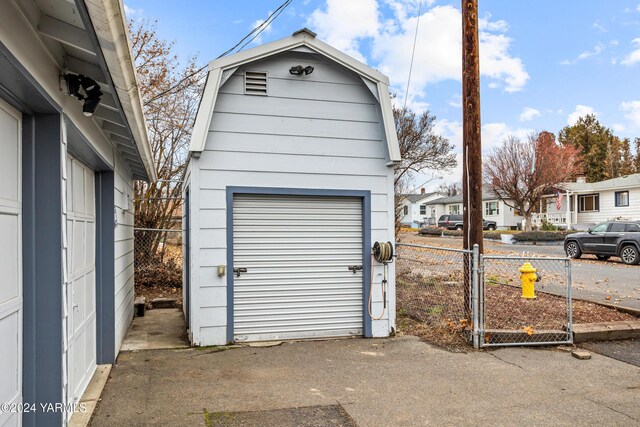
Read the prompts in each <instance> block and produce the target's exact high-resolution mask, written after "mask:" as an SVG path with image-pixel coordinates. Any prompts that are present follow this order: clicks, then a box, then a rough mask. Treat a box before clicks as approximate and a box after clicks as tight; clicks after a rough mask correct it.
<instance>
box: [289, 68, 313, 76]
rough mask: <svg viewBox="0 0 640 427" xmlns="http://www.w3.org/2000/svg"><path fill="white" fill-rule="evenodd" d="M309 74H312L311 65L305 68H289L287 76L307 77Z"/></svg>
mask: <svg viewBox="0 0 640 427" xmlns="http://www.w3.org/2000/svg"><path fill="white" fill-rule="evenodd" d="M311 73H313V67H312V66H311V65H307V66H306V67H303V66H302V65H296V66H295V67H291V68H289V74H293V75H294V76H301V75H302V74H304V75H305V76H307V75H309V74H311Z"/></svg>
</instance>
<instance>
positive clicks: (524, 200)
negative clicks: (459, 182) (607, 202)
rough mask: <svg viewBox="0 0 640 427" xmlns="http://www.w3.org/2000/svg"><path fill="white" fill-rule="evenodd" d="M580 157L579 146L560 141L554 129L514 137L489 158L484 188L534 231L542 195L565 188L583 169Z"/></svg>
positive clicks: (485, 161)
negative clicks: (562, 144)
mask: <svg viewBox="0 0 640 427" xmlns="http://www.w3.org/2000/svg"><path fill="white" fill-rule="evenodd" d="M579 157H580V151H579V149H577V148H576V147H574V146H570V145H567V146H561V145H559V144H557V143H556V140H555V136H554V135H553V134H552V133H550V132H540V133H537V134H532V135H530V136H529V137H528V138H527V140H526V141H520V140H519V139H518V138H516V137H514V136H510V137H507V139H505V141H504V142H503V143H502V145H501V146H499V147H497V148H494V149H493V150H492V151H491V153H490V154H489V155H487V156H486V157H485V159H484V165H483V175H484V187H485V188H486V189H488V190H490V191H493V192H494V193H496V194H497V196H498V197H499V198H500V200H502V201H503V202H504V203H505V204H506V205H507V206H510V207H512V208H514V209H517V210H519V211H520V212H521V213H522V215H523V216H524V217H525V230H530V229H531V216H532V213H533V210H534V209H535V207H536V206H537V205H538V204H539V203H540V201H541V199H542V197H543V196H544V195H546V194H554V193H555V192H557V191H559V190H562V189H563V183H564V182H567V181H569V180H570V179H572V178H573V177H574V176H575V175H576V174H578V173H579V172H580V171H581V164H580V161H579Z"/></svg>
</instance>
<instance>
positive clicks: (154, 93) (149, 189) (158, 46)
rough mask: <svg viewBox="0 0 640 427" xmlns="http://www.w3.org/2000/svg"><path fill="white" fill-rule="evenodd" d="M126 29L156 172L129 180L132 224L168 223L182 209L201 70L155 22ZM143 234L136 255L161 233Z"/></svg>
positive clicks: (152, 246)
mask: <svg viewBox="0 0 640 427" xmlns="http://www.w3.org/2000/svg"><path fill="white" fill-rule="evenodd" d="M129 32H130V36H131V48H132V52H133V58H134V61H135V65H136V71H137V76H138V87H139V90H140V93H141V96H142V100H143V103H144V113H145V118H146V121H147V128H148V133H149V141H150V144H151V149H152V153H153V161H154V166H155V168H156V170H157V172H158V181H157V182H154V183H145V182H143V181H137V182H136V183H135V185H134V192H135V212H136V215H135V226H136V227H141V228H150V229H162V228H170V227H171V225H172V224H171V223H172V218H173V217H174V215H175V214H176V212H180V209H181V200H180V197H181V195H182V179H183V175H184V171H185V167H186V162H187V157H188V153H189V141H190V138H191V130H192V127H193V122H194V118H195V114H196V111H197V108H198V103H199V101H200V97H201V94H202V90H203V85H204V81H203V80H204V79H203V77H204V74H203V73H201V72H197V68H196V65H195V63H196V58H195V57H193V58H190V59H188V60H187V61H186V63H184V64H183V63H181V61H180V59H179V58H178V56H177V55H176V54H175V53H174V45H173V44H172V43H169V42H167V41H166V40H162V39H160V38H159V37H158V35H157V34H156V28H155V23H152V22H149V21H147V20H144V21H140V22H137V21H129ZM147 234H148V235H145V236H142V238H140V239H136V256H138V255H144V256H151V255H152V254H155V253H156V252H157V249H158V247H159V246H160V243H162V242H161V241H160V239H161V238H162V237H161V234H159V233H153V232H149V233H147ZM141 245H143V246H144V247H142V246H141Z"/></svg>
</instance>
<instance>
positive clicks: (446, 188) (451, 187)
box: [436, 181, 462, 197]
mask: <svg viewBox="0 0 640 427" xmlns="http://www.w3.org/2000/svg"><path fill="white" fill-rule="evenodd" d="M436 191H437V192H439V193H442V194H446V195H447V196H448V197H451V196H457V195H458V194H462V182H460V181H456V182H448V183H447V182H445V183H442V184H440V185H439V186H438V188H437V189H436Z"/></svg>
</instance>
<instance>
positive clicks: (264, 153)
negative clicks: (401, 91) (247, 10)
mask: <svg viewBox="0 0 640 427" xmlns="http://www.w3.org/2000/svg"><path fill="white" fill-rule="evenodd" d="M298 63H301V64H304V65H305V66H306V65H312V66H313V67H314V68H315V70H314V72H313V73H312V74H310V75H308V76H304V77H298V76H292V75H290V74H289V68H290V67H291V66H292V65H297V64H298ZM244 70H250V71H266V72H267V74H268V95H267V96H253V95H245V94H244V87H243V84H244V77H243V76H244ZM379 108H380V107H379V106H378V104H377V101H376V99H375V98H374V96H373V95H372V93H371V92H370V90H369V89H368V88H367V86H366V85H365V84H364V83H363V81H362V79H361V78H360V77H359V76H358V75H356V74H355V73H352V72H350V71H347V70H344V69H342V68H341V67H339V66H337V65H336V64H335V63H333V62H331V61H329V60H326V59H324V58H323V57H320V56H317V55H309V54H301V53H295V52H289V53H283V54H279V55H276V56H272V57H269V58H267V59H264V60H261V61H257V62H254V63H252V64H248V65H246V66H243V67H240V68H238V69H237V70H236V71H235V72H234V74H233V75H232V76H231V77H230V78H229V79H228V80H227V81H226V82H225V84H224V85H223V86H222V87H221V89H220V92H219V94H218V98H217V102H216V105H215V109H214V113H213V118H212V120H211V123H210V127H209V134H208V137H207V141H206V145H205V149H204V151H203V152H202V153H201V156H200V158H198V159H192V161H191V165H190V168H191V171H192V174H191V179H190V183H191V186H192V189H191V191H192V193H191V199H192V200H197V201H198V202H197V209H196V208H195V207H194V208H192V212H194V210H197V211H198V212H197V214H196V213H193V214H192V217H191V226H192V230H194V229H195V232H192V234H191V235H192V242H191V245H192V254H193V257H192V259H191V263H192V265H193V266H194V269H192V275H191V283H192V294H191V300H192V304H191V308H192V311H191V316H192V319H191V323H192V326H193V327H192V330H191V333H192V337H193V342H194V343H195V344H198V345H205V344H221V343H225V342H226V341H227V334H226V327H227V307H226V301H227V295H226V289H227V288H226V285H227V284H226V278H219V277H218V276H217V266H218V265H221V264H222V265H224V264H226V262H227V261H226V260H227V249H228V247H227V228H226V218H227V201H226V188H227V186H239V187H280V188H292V187H295V188H305V189H334V190H361V191H369V192H370V193H371V241H377V240H379V241H387V240H391V241H393V240H394V236H393V212H392V206H393V174H392V173H393V170H392V168H389V167H387V166H386V164H387V162H388V154H387V151H386V145H385V144H386V141H385V140H384V132H383V131H382V124H381V119H380V115H381V113H380V111H379ZM196 169H197V170H198V173H197V175H196V174H195V173H193V171H194V170H196ZM194 187H196V188H194ZM194 205H195V203H194ZM196 235H197V237H196ZM390 270H391V272H390V275H391V277H393V265H392V267H391V269H390ZM377 282H378V283H379V278H378V279H377ZM393 286H394V283H393V281H392V280H391V281H390V287H391V288H392V287H393ZM389 295H395V292H393V291H392V289H390V291H389ZM372 299H373V312H374V313H379V312H381V311H382V295H381V292H380V287H379V286H374V291H373V298H372ZM196 304H197V306H194V305H196ZM389 313H391V314H390V315H389ZM394 313H395V301H394V300H393V298H391V301H389V305H388V309H387V311H386V314H385V317H384V318H383V319H381V320H378V321H375V320H374V321H373V324H372V332H373V335H374V336H386V335H388V334H389V332H390V330H391V328H393V327H394V326H395V318H394V316H395V314H394Z"/></svg>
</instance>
